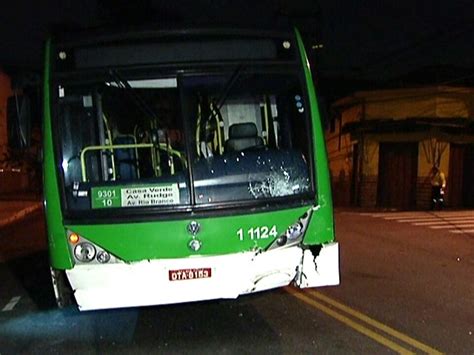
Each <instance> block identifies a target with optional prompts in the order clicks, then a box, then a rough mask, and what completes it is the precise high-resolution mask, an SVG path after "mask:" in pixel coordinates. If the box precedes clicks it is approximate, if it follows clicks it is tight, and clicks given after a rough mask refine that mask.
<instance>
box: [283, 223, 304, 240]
mask: <svg viewBox="0 0 474 355" xmlns="http://www.w3.org/2000/svg"><path fill="white" fill-rule="evenodd" d="M302 234H303V224H302V223H301V222H300V221H298V222H296V223H294V224H292V225H291V226H289V227H288V229H287V230H286V233H285V235H286V237H287V238H288V240H295V239H298V238H299V237H300V236H301V235H302Z"/></svg>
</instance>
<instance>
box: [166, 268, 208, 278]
mask: <svg viewBox="0 0 474 355" xmlns="http://www.w3.org/2000/svg"><path fill="white" fill-rule="evenodd" d="M211 276H212V273H211V268H198V269H179V270H169V271H168V277H169V280H170V281H182V280H195V279H208V278H209V277H211Z"/></svg>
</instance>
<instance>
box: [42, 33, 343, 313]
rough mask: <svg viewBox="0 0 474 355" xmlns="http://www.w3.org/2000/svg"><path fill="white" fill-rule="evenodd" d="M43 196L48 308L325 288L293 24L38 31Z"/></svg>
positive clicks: (322, 179)
mask: <svg viewBox="0 0 474 355" xmlns="http://www.w3.org/2000/svg"><path fill="white" fill-rule="evenodd" d="M44 199H45V211H46V221H47V231H48V241H49V252H50V261H51V275H52V281H53V287H54V290H55V295H56V299H57V303H58V305H59V306H60V307H64V306H66V305H69V304H74V303H77V306H78V307H79V309H80V310H94V309H104V308H119V307H133V306H146V305H160V304H170V303H180V302H190V301H199V300H209V299H220V298H237V297H238V296H239V295H244V294H249V293H253V292H258V291H263V290H267V289H272V288H276V287H282V286H286V285H288V284H290V283H293V284H294V285H296V286H297V287H300V288H305V287H316V286H324V285H337V284H338V283H339V251H338V243H337V242H336V241H335V235H334V221H333V206H332V197H331V189H330V182H329V171H328V164H327V157H326V149H325V142H324V137H323V132H322V125H321V118H320V114H319V110H318V103H317V99H316V93H315V89H314V87H313V79H312V77H311V72H310V68H309V63H308V60H307V57H306V53H305V49H304V46H303V41H302V38H301V36H300V34H299V33H298V31H297V30H294V31H288V32H274V31H253V30H241V29H220V30H216V29H205V30H182V31H178V30H172V31H163V30H156V31H155V30H137V31H127V32H109V33H104V32H95V33H91V32H89V33H81V34H63V35H62V36H58V37H53V38H52V39H50V40H48V41H47V44H46V51H45V68H44Z"/></svg>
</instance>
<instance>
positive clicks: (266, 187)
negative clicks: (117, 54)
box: [55, 65, 314, 212]
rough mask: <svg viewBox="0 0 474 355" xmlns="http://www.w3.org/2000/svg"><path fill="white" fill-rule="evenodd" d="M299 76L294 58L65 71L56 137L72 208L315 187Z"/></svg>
mask: <svg viewBox="0 0 474 355" xmlns="http://www.w3.org/2000/svg"><path fill="white" fill-rule="evenodd" d="M303 87H304V86H302V85H301V80H300V77H299V76H298V72H297V71H296V70H293V69H291V67H290V69H288V67H284V68H283V67H282V68H278V67H277V68H272V69H271V70H269V69H268V68H263V67H262V68H258V67H252V68H246V67H244V66H230V65H229V66H228V68H225V67H224V69H223V68H220V69H215V68H214V69H208V70H202V69H201V70H199V71H198V70H181V71H174V72H171V73H163V72H156V73H153V71H152V70H151V71H150V72H147V73H146V75H144V74H143V72H141V73H138V72H135V73H134V72H133V71H130V70H129V71H125V70H123V71H120V72H119V71H116V70H108V71H104V72H103V73H101V74H100V75H95V76H93V77H92V76H91V79H87V76H85V77H84V78H83V79H82V80H71V79H69V80H68V79H62V80H61V81H60V82H59V83H57V85H56V88H57V93H56V95H55V97H56V101H55V102H56V110H55V112H56V128H57V132H58V134H57V135H56V141H57V143H58V146H59V151H60V153H59V161H58V166H59V167H60V169H61V174H60V175H61V178H62V179H61V180H62V182H63V191H64V200H65V205H66V208H67V210H68V211H69V212H74V211H88V210H89V211H90V210H98V209H132V208H133V209H137V208H153V209H163V210H166V209H167V210H170V211H175V210H179V209H180V208H183V209H186V208H187V209H190V208H195V207H200V206H214V205H216V204H226V203H227V204H237V205H238V204H239V203H246V204H249V203H251V201H258V202H261V201H262V200H265V201H266V200H273V199H278V198H280V199H281V198H284V200H288V197H292V198H295V199H298V198H300V199H301V198H302V197H305V196H306V197H310V196H311V197H313V196H314V187H313V185H314V184H313V181H312V174H311V173H310V171H311V166H310V164H311V163H310V162H311V161H312V157H311V150H312V149H311V144H310V135H311V126H310V122H309V119H308V107H307V105H306V96H305V91H303V89H302V88H303Z"/></svg>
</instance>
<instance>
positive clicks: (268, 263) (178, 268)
mask: <svg viewBox="0 0 474 355" xmlns="http://www.w3.org/2000/svg"><path fill="white" fill-rule="evenodd" d="M338 258H339V257H338V244H337V243H332V244H329V245H327V246H324V247H322V248H321V250H320V253H319V255H317V256H315V255H314V254H313V253H312V252H311V251H310V250H303V249H302V248H301V247H300V246H292V247H287V248H280V249H274V250H271V251H266V252H245V253H238V254H231V255H222V256H213V257H193V258H186V259H166V260H152V261H141V262H136V263H130V264H126V263H117V264H108V265H78V266H76V267H74V268H73V269H71V270H67V271H66V274H67V276H68V279H69V282H70V284H71V286H72V288H73V290H74V296H75V298H76V301H77V303H78V306H79V309H80V310H93V309H105V308H120V307H134V306H146V305H159V304H170V303H181V302H191V301H201V300H209V299H218V298H237V297H238V296H239V295H243V294H248V293H253V292H258V291H263V290H267V289H271V288H276V287H282V286H286V285H288V284H290V283H291V282H292V281H294V282H295V284H296V285H297V286H299V287H314V286H324V285H336V284H338V283H339V260H338ZM334 268H337V269H336V270H334Z"/></svg>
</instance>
